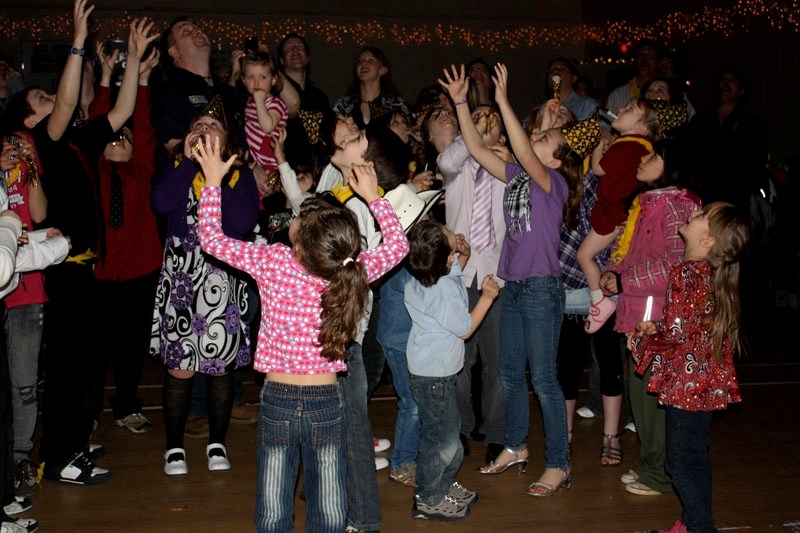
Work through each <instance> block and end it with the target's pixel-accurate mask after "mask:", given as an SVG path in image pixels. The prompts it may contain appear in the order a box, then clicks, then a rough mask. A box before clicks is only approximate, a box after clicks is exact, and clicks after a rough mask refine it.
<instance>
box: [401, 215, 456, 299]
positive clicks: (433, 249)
mask: <svg viewBox="0 0 800 533" xmlns="http://www.w3.org/2000/svg"><path fill="white" fill-rule="evenodd" d="M408 243H409V250H408V263H407V266H406V268H407V269H408V272H409V273H410V274H411V275H412V276H414V278H415V279H416V280H417V281H419V282H420V284H421V285H422V286H423V287H433V286H434V285H436V282H437V281H439V278H441V277H442V276H446V275H447V273H448V272H450V267H449V266H447V260H448V258H449V257H450V253H451V252H452V250H450V243H449V242H448V240H447V234H446V233H445V231H444V226H442V223H441V222H438V221H436V220H431V219H428V220H423V221H421V222H420V223H419V224H417V225H415V226H414V227H413V229H412V230H411V232H409V234H408Z"/></svg>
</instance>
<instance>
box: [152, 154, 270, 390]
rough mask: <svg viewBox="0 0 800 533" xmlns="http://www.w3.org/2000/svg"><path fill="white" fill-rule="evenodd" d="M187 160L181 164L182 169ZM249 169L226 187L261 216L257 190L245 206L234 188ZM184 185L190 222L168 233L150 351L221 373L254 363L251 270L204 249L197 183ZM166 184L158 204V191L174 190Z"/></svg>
mask: <svg viewBox="0 0 800 533" xmlns="http://www.w3.org/2000/svg"><path fill="white" fill-rule="evenodd" d="M181 166H183V165H181ZM181 166H179V167H178V168H176V169H175V172H176V173H177V174H180V172H179V171H180V170H181ZM184 171H186V169H184ZM245 174H247V176H246V177H247V178H249V180H252V175H250V174H249V171H246V172H242V178H243V179H242V180H237V181H236V182H235V185H234V187H230V186H228V187H225V188H230V189H231V190H230V191H226V192H229V193H230V194H229V195H228V196H231V197H232V198H233V202H235V203H236V204H237V206H238V207H239V208H240V209H243V208H244V209H247V210H248V211H249V210H250V209H249V208H252V219H253V220H255V218H256V216H257V204H256V203H255V202H257V196H255V197H254V198H255V200H254V202H253V205H252V206H249V205H247V206H243V205H239V204H240V202H239V201H238V200H237V199H236V196H237V195H236V194H234V191H233V190H234V189H238V188H239V187H240V186H242V184H241V183H240V181H245V179H246V178H245ZM180 178H181V176H180V175H178V176H172V177H168V178H167V179H168V180H170V181H173V180H175V181H180ZM232 181H233V180H232ZM173 184H174V182H173ZM181 188H182V189H183V195H184V199H185V202H186V203H185V204H184V205H185V208H184V209H183V213H184V217H185V226H184V225H183V224H177V226H178V229H179V231H169V233H170V235H169V236H168V237H167V245H166V247H165V250H164V260H163V263H162V267H161V275H160V276H159V280H158V287H157V289H156V301H155V309H154V313H153V321H152V329H151V338H150V353H151V354H152V355H160V357H161V359H162V361H164V364H165V365H166V366H167V367H168V368H173V369H181V370H193V371H195V372H200V373H203V374H211V375H215V374H221V373H224V372H226V371H228V370H230V369H232V368H238V367H241V366H245V365H247V364H249V363H250V327H249V325H248V323H247V320H246V317H247V316H248V315H249V307H250V304H249V303H248V298H247V294H248V289H247V283H246V275H245V274H243V273H242V272H240V271H237V270H234V269H232V268H231V267H228V266H227V265H224V264H223V263H220V262H219V261H217V260H215V259H214V258H212V257H211V256H209V255H207V254H206V253H204V252H203V251H202V250H201V248H200V243H199V241H198V237H197V224H198V217H197V207H198V199H197V198H196V196H195V188H194V187H193V186H189V187H185V188H183V187H181ZM247 188H248V189H249V187H247ZM165 189H166V188H162V190H161V191H154V205H155V204H156V203H157V202H156V200H155V194H156V192H160V193H162V194H167V195H168V194H169V191H165ZM237 192H241V191H237ZM247 203H249V202H247ZM234 212H235V211H234ZM248 218H249V217H248ZM171 226H176V225H175V224H171ZM170 229H172V228H170ZM251 229H252V225H251Z"/></svg>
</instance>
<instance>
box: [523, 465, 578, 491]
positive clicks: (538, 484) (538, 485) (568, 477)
mask: <svg viewBox="0 0 800 533" xmlns="http://www.w3.org/2000/svg"><path fill="white" fill-rule="evenodd" d="M547 470H549V469H545V472H547ZM559 472H561V474H563V476H564V477H563V478H562V479H561V482H560V483H559V484H558V485H555V486H554V485H553V484H552V483H547V482H546V481H535V482H533V483H531V484H530V485H528V490H526V491H525V494H527V495H528V496H536V497H538V498H548V497H550V496H552V495H553V494H555V493H556V492H559V491H562V490H566V489H569V488H571V487H572V472H570V471H569V470H559ZM542 477H544V474H542ZM539 479H542V478H539Z"/></svg>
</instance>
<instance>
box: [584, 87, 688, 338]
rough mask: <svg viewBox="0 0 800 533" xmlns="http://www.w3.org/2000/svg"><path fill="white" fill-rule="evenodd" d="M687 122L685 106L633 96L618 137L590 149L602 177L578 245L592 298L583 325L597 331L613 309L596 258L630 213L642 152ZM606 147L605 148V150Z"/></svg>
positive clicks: (623, 113)
mask: <svg viewBox="0 0 800 533" xmlns="http://www.w3.org/2000/svg"><path fill="white" fill-rule="evenodd" d="M685 121H686V106H685V105H683V106H682V117H681V106H679V105H671V104H668V103H666V102H663V101H658V100H648V99H646V98H633V99H631V100H630V101H629V102H628V104H627V105H626V106H625V107H623V108H622V109H620V110H619V116H618V117H617V118H615V119H614V120H613V122H612V123H611V126H612V128H614V129H615V130H617V131H618V132H619V134H620V135H619V137H617V138H616V139H614V141H613V142H611V144H610V145H609V144H608V143H605V142H601V143H600V144H599V145H598V146H597V148H595V150H594V153H593V154H592V170H594V173H595V175H597V176H601V178H600V182H599V184H598V185H597V203H596V204H595V206H594V209H592V229H591V230H590V231H589V234H588V235H587V236H586V238H585V239H584V240H583V243H582V244H581V247H580V248H579V249H578V254H577V259H578V264H580V266H581V269H582V270H583V273H584V275H585V276H586V283H587V285H588V286H589V291H590V293H591V297H592V305H591V307H590V308H589V316H588V317H587V318H586V324H585V329H586V331H587V332H588V333H594V332H596V331H597V330H598V329H600V328H601V327H602V326H603V324H604V323H605V321H606V320H608V318H609V317H610V316H611V315H612V314H613V313H614V310H615V309H616V306H617V304H616V302H614V301H613V300H611V299H610V298H607V297H605V296H604V295H603V291H602V290H601V289H600V267H599V266H598V265H597V263H596V262H595V257H596V256H597V255H598V254H599V253H600V252H602V251H603V250H605V249H606V248H608V246H609V245H611V243H613V242H614V239H616V238H617V234H618V233H619V226H620V225H621V224H623V223H624V222H625V220H626V219H627V217H628V204H629V202H630V200H631V199H632V196H633V194H634V192H636V189H637V188H638V186H639V184H638V181H637V180H636V169H637V168H638V166H639V162H640V161H641V159H642V157H644V156H645V155H647V154H648V153H650V152H652V151H653V140H654V139H657V138H660V136H661V135H662V133H663V132H666V131H668V130H670V129H672V128H673V127H674V125H677V124H676V123H678V122H679V123H681V124H682V123H683V122H685ZM604 151H605V152H604Z"/></svg>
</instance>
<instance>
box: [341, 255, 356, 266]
mask: <svg viewBox="0 0 800 533" xmlns="http://www.w3.org/2000/svg"><path fill="white" fill-rule="evenodd" d="M353 261H354V259H353V258H352V257H348V258H347V259H345V260H344V261H342V266H343V267H345V266H347V265H349V264H350V263H352V262H353Z"/></svg>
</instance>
